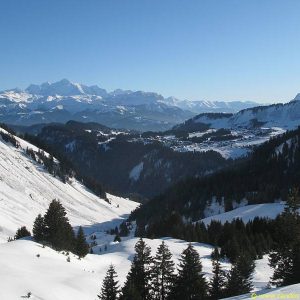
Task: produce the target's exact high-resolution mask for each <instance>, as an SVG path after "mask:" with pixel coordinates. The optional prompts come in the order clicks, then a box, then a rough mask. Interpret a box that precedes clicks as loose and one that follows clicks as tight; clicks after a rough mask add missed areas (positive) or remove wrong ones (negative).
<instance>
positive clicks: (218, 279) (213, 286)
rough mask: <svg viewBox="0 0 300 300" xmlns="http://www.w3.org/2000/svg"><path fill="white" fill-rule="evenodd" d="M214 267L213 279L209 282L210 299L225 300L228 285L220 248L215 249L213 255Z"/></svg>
mask: <svg viewBox="0 0 300 300" xmlns="http://www.w3.org/2000/svg"><path fill="white" fill-rule="evenodd" d="M212 266H213V270H212V273H213V277H212V278H211V280H210V282H209V289H208V290H209V298H210V299H213V300H218V299H221V298H223V296H224V290H225V284H226V276H225V272H224V271H223V270H222V267H221V263H220V253H219V249H218V248H215V249H214V251H213V253H212Z"/></svg>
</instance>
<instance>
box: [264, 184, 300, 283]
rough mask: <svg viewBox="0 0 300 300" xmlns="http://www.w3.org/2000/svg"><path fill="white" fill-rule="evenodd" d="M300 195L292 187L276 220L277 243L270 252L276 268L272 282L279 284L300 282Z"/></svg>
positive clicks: (271, 261) (273, 265) (272, 265)
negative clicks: (282, 210) (283, 208)
mask: <svg viewBox="0 0 300 300" xmlns="http://www.w3.org/2000/svg"><path fill="white" fill-rule="evenodd" d="M299 207H300V196H299V191H298V189H292V190H291V192H290V194H289V197H288V200H287V203H286V208H285V210H284V212H283V213H282V214H281V215H280V216H278V217H277V218H276V220H275V225H274V232H275V240H276V243H275V245H274V249H273V251H272V252H271V253H270V259H269V262H270V266H271V267H272V268H273V269H274V273H273V276H272V278H271V283H273V284H275V285H277V286H284V285H290V284H295V283H299V282H300V274H299V271H298V270H299V268H300V257H299V252H300V215H299V212H298V209H299Z"/></svg>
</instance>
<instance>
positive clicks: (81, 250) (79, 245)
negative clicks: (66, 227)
mask: <svg viewBox="0 0 300 300" xmlns="http://www.w3.org/2000/svg"><path fill="white" fill-rule="evenodd" d="M74 250H75V253H76V254H77V255H78V257H79V258H81V257H85V256H86V255H87V254H88V253H89V244H88V243H87V242H86V239H85V236H84V232H83V229H82V227H81V226H80V227H79V229H78V232H77V236H76V241H75V249H74Z"/></svg>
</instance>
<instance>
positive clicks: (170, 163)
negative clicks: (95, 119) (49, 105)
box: [26, 121, 232, 197]
mask: <svg viewBox="0 0 300 300" xmlns="http://www.w3.org/2000/svg"><path fill="white" fill-rule="evenodd" d="M137 137H139V134H138V133H134V132H126V131H116V130H110V129H108V128H107V127H105V126H102V125H99V124H95V123H90V124H83V123H78V122H73V121H72V122H68V123H67V124H66V125H52V126H48V127H44V128H43V129H42V131H41V133H40V134H38V135H37V136H36V137H30V136H26V138H27V139H30V140H31V141H32V142H35V143H38V144H41V145H43V147H46V148H49V149H51V151H52V152H54V153H55V154H56V156H59V157H62V156H64V157H66V158H67V159H68V160H69V161H70V162H71V163H72V164H73V165H74V166H75V169H76V171H77V172H78V173H79V174H80V175H82V176H84V177H89V178H93V179H94V180H96V181H99V182H101V183H103V185H104V187H106V189H108V190H110V191H113V192H115V193H119V194H120V193H122V195H124V194H125V195H129V194H137V195H139V196H142V197H152V196H155V195H157V194H159V193H161V192H163V191H164V190H165V189H166V188H167V187H169V186H170V185H172V184H174V183H175V182H177V181H179V180H181V179H184V178H186V177H188V176H193V177H202V176H204V175H207V174H209V173H212V172H214V171H216V170H218V169H220V168H222V167H226V166H228V165H230V164H231V163H232V161H231V160H226V159H224V158H223V157H222V156H221V155H220V154H219V153H217V152H215V151H206V152H192V151H190V152H178V151H174V150H172V149H170V148H169V147H167V146H164V145H163V144H161V143H159V142H151V143H147V142H146V141H139V140H137V139H135V138H137Z"/></svg>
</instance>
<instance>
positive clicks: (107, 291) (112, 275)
mask: <svg viewBox="0 0 300 300" xmlns="http://www.w3.org/2000/svg"><path fill="white" fill-rule="evenodd" d="M116 278H117V273H116V271H115V268H114V266H113V265H110V266H109V268H108V270H107V272H106V276H105V278H104V280H103V283H102V288H101V293H100V295H98V298H99V299H101V300H117V299H118V296H119V283H118V281H117V280H116Z"/></svg>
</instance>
